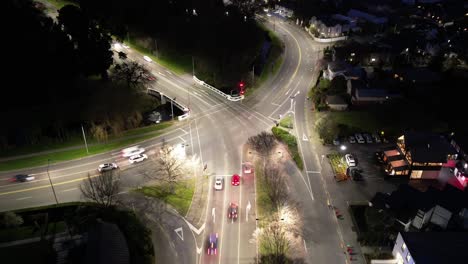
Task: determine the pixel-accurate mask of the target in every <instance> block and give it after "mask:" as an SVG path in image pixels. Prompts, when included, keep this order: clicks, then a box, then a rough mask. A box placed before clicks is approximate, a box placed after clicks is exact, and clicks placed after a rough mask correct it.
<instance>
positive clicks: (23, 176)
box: [12, 174, 36, 182]
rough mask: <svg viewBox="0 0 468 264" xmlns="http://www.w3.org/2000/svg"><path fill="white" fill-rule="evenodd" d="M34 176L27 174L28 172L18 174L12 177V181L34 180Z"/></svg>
mask: <svg viewBox="0 0 468 264" xmlns="http://www.w3.org/2000/svg"><path fill="white" fill-rule="evenodd" d="M35 179H36V177H34V176H32V175H29V174H18V175H15V177H13V179H12V181H17V182H28V181H32V180H35Z"/></svg>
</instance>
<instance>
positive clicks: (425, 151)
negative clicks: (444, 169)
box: [404, 131, 456, 163]
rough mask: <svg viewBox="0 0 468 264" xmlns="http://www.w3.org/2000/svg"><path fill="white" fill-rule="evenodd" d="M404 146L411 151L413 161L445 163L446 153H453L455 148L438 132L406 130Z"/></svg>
mask: <svg viewBox="0 0 468 264" xmlns="http://www.w3.org/2000/svg"><path fill="white" fill-rule="evenodd" d="M404 140H405V148H406V149H407V150H409V151H410V152H411V159H412V160H413V161H414V162H435V163H446V162H447V155H449V154H455V153H456V151H455V149H454V148H453V147H452V146H451V145H450V144H449V143H448V141H447V140H446V139H445V138H444V137H443V136H440V135H438V134H433V133H421V132H413V131H409V132H406V133H405V135H404Z"/></svg>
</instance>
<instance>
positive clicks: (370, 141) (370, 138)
mask: <svg viewBox="0 0 468 264" xmlns="http://www.w3.org/2000/svg"><path fill="white" fill-rule="evenodd" d="M363 136H364V138H365V139H366V143H373V142H374V141H372V137H371V136H370V135H369V134H363Z"/></svg>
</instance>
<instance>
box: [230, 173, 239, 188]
mask: <svg viewBox="0 0 468 264" xmlns="http://www.w3.org/2000/svg"><path fill="white" fill-rule="evenodd" d="M231 184H232V185H233V186H239V185H240V176H239V175H238V174H234V175H232V177H231Z"/></svg>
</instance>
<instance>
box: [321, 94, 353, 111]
mask: <svg viewBox="0 0 468 264" xmlns="http://www.w3.org/2000/svg"><path fill="white" fill-rule="evenodd" d="M325 103H326V104H327V105H328V107H330V109H332V110H337V111H344V110H346V109H348V103H346V101H345V100H344V99H343V97H342V96H339V95H327V98H326V99H325Z"/></svg>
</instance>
